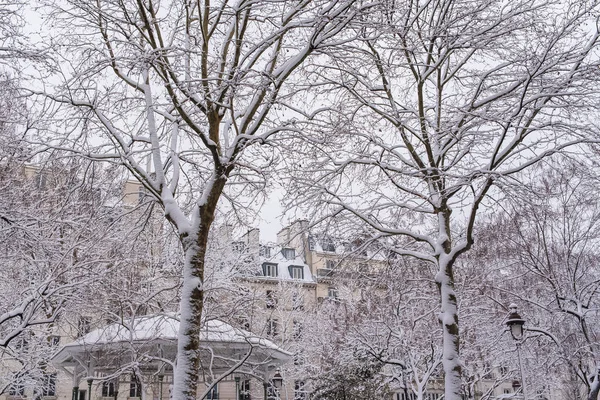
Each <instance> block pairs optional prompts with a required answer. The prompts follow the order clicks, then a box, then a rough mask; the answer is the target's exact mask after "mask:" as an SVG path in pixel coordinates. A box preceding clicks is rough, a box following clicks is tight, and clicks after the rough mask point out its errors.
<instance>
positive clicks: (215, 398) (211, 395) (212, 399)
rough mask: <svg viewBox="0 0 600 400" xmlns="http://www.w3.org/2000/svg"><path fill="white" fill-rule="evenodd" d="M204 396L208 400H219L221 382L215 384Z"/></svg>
mask: <svg viewBox="0 0 600 400" xmlns="http://www.w3.org/2000/svg"><path fill="white" fill-rule="evenodd" d="M204 398H205V399H206V400H219V384H215V386H213V387H212V388H211V389H210V391H209V392H208V393H207V394H206V396H205V397H204Z"/></svg>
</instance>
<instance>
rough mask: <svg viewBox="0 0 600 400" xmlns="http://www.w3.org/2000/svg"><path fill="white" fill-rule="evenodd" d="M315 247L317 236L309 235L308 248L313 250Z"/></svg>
mask: <svg viewBox="0 0 600 400" xmlns="http://www.w3.org/2000/svg"><path fill="white" fill-rule="evenodd" d="M314 249H315V238H314V236H313V235H308V250H310V251H313V250H314Z"/></svg>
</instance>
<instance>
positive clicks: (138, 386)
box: [129, 375, 142, 397]
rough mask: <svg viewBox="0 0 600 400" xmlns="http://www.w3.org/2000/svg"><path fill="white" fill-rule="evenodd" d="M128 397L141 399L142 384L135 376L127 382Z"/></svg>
mask: <svg viewBox="0 0 600 400" xmlns="http://www.w3.org/2000/svg"><path fill="white" fill-rule="evenodd" d="M129 397H142V383H141V382H140V380H139V379H138V377H137V376H135V375H131V381H130V382H129Z"/></svg>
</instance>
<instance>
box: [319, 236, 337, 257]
mask: <svg viewBox="0 0 600 400" xmlns="http://www.w3.org/2000/svg"><path fill="white" fill-rule="evenodd" d="M321 247H322V248H323V251H329V252H331V253H335V243H333V240H332V239H331V238H330V237H324V238H323V239H321Z"/></svg>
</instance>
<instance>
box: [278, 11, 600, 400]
mask: <svg viewBox="0 0 600 400" xmlns="http://www.w3.org/2000/svg"><path fill="white" fill-rule="evenodd" d="M598 12H599V8H598V4H597V2H594V1H592V2H580V1H567V2H565V1H517V2H510V3H506V2H504V1H497V0H488V1H483V2H478V3H476V4H475V3H473V2H470V1H456V0H447V1H446V0H441V1H425V2H420V1H418V2H417V1H414V2H404V3H398V2H386V3H383V4H382V6H381V8H379V9H377V10H376V11H374V12H373V13H365V14H363V15H362V16H361V19H360V20H359V21H357V23H356V25H355V27H356V32H357V34H358V35H360V38H359V39H356V40H348V41H347V42H346V43H343V44H341V45H340V46H337V47H335V48H334V49H331V51H329V52H328V53H327V57H325V56H323V57H322V58H320V59H318V60H317V61H321V62H318V63H315V64H312V65H311V72H312V73H313V74H318V78H317V79H315V80H314V81H312V80H311V81H310V84H309V85H308V84H307V86H309V87H308V89H307V92H306V95H305V98H308V99H317V103H318V104H317V105H316V106H315V107H310V105H312V103H310V102H309V104H308V107H304V108H301V107H297V106H296V107H295V108H294V111H295V112H297V113H302V114H303V115H304V116H305V118H304V119H305V120H306V122H305V123H303V124H300V123H297V130H301V131H303V132H306V133H307V134H306V139H307V140H306V141H305V143H306V145H305V146H304V147H302V145H301V144H298V146H295V147H293V150H292V151H291V152H290V154H289V158H288V160H289V163H288V165H289V168H288V171H292V172H293V175H294V176H293V177H292V178H290V181H289V184H288V187H289V188H290V193H295V194H301V195H302V196H300V199H297V197H296V196H292V195H290V196H288V197H287V199H289V200H290V203H291V204H292V205H297V206H299V207H301V208H302V207H305V208H310V209H311V210H312V211H313V212H316V213H317V216H316V217H315V221H317V220H318V219H319V218H323V217H326V216H332V215H333V216H336V220H337V221H342V220H343V217H344V215H350V216H353V217H355V218H356V219H357V220H359V221H361V222H362V223H363V224H364V225H365V226H366V227H367V229H370V230H371V232H372V235H373V237H390V236H395V237H401V238H402V240H403V245H402V248H399V249H397V250H398V252H399V253H400V254H403V255H406V256H411V257H416V258H418V259H420V260H424V261H426V262H428V263H431V264H433V265H434V266H435V267H436V268H435V272H434V274H433V275H432V277H433V278H434V279H435V281H436V282H437V284H438V288H439V300H440V313H439V320H440V322H441V324H442V326H443V343H444V345H443V358H442V362H443V368H444V373H445V385H446V386H445V399H446V400H457V399H459V398H460V396H461V384H462V383H461V381H462V362H461V357H460V339H459V338H460V330H459V314H458V299H457V294H456V284H455V275H456V271H455V266H456V261H457V260H458V258H459V257H460V255H461V254H464V253H465V252H467V251H469V249H470V248H471V247H472V245H473V243H474V242H475V237H474V232H475V227H476V224H477V220H478V217H477V215H478V211H479V210H480V209H481V208H483V207H485V206H486V204H487V203H486V199H488V198H489V197H490V194H491V193H493V192H494V187H495V185H496V183H497V182H499V181H503V180H506V179H510V177H511V176H512V175H514V174H516V173H517V172H519V171H522V170H524V169H526V168H528V167H529V166H531V165H532V164H535V163H536V162H538V161H539V160H541V159H543V158H544V157H546V156H548V155H550V154H552V153H555V152H558V151H561V150H562V149H565V148H568V147H570V146H574V145H577V144H579V143H583V142H586V141H595V140H596V139H597V136H598V135H597V129H596V125H595V123H594V119H595V118H596V116H595V114H594V110H595V108H596V106H597V101H598V96H597V94H598V85H597V79H596V76H597V73H598V65H597V64H598V63H597V57H596V50H597V45H598V38H599V33H598V29H597V26H596V17H597V15H598ZM313 76H314V75H313ZM300 95H301V94H299V96H300ZM296 115H298V114H296ZM298 118H300V117H299V116H298ZM313 139H314V140H313ZM288 160H286V161H288ZM311 205H312V207H311Z"/></svg>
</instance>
